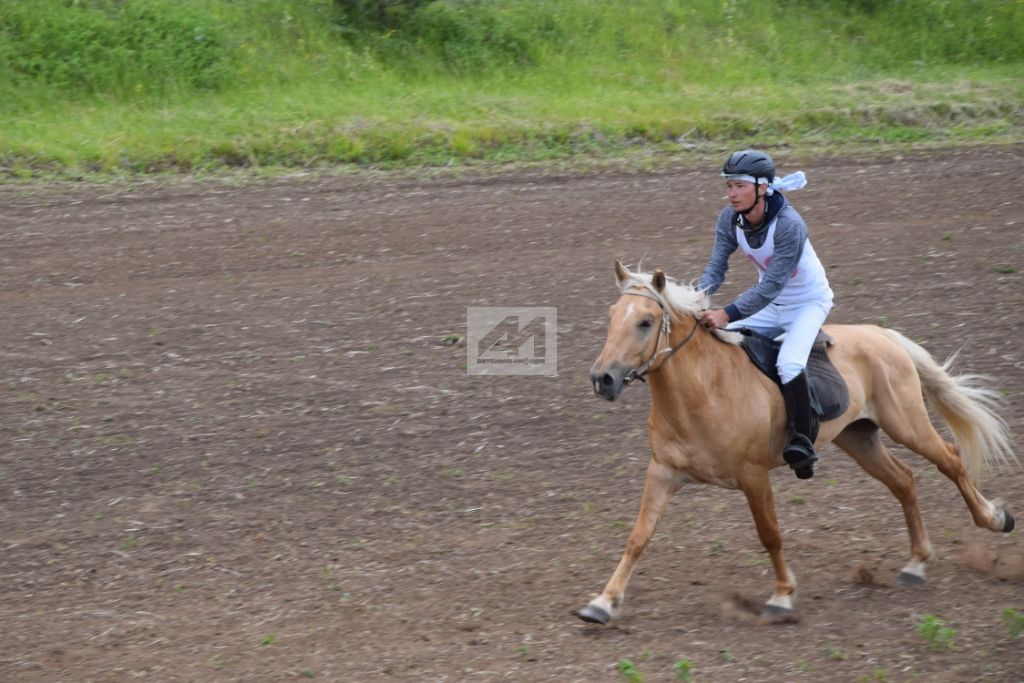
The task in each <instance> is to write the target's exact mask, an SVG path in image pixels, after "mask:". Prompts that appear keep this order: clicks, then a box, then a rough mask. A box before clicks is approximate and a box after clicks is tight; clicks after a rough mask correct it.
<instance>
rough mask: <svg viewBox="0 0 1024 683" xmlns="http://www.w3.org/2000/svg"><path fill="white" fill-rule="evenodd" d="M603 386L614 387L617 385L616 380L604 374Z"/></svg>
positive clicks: (602, 376)
mask: <svg viewBox="0 0 1024 683" xmlns="http://www.w3.org/2000/svg"><path fill="white" fill-rule="evenodd" d="M601 384H602V385H603V386H606V387H610V386H613V385H614V384H615V378H614V377H612V376H611V374H610V373H607V372H606V373H604V374H603V375H601Z"/></svg>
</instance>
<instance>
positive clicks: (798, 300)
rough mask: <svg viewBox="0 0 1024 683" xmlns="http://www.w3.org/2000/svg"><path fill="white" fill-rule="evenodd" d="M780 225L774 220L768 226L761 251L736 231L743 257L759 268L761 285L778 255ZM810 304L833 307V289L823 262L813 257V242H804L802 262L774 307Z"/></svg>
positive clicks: (738, 230)
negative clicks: (776, 227) (776, 238)
mask: <svg viewBox="0 0 1024 683" xmlns="http://www.w3.org/2000/svg"><path fill="white" fill-rule="evenodd" d="M777 221H778V219H775V220H773V221H772V222H771V225H769V226H768V235H767V236H766V237H765V239H764V244H763V245H761V247H760V248H759V249H754V248H753V247H751V246H750V244H749V243H748V242H747V236H746V235H745V234H744V233H743V230H742V229H741V228H736V241H737V242H738V243H739V245H740V249H742V250H743V253H744V254H746V255H747V258H748V259H750V260H751V261H752V262H753V264H754V265H755V266H756V267H757V281H758V282H761V281H762V280H764V275H765V273H766V272H767V271H768V266H770V265H771V263H772V255H773V254H774V253H775V223H776V222H777ZM810 302H821V303H827V304H829V305H831V303H832V288H831V287H829V286H828V277H826V275H825V268H824V266H822V265H821V261H820V260H818V255H817V254H816V253H814V247H812V246H811V240H809V239H807V240H804V249H803V252H802V253H801V255H800V262H799V263H798V264H797V267H796V270H795V271H793V274H792V277H790V278H789V282H787V283H786V286H785V287H783V288H782V291H781V292H779V295H778V296H777V297H775V300H774V301H773V303H776V304H781V305H787V304H805V303H810Z"/></svg>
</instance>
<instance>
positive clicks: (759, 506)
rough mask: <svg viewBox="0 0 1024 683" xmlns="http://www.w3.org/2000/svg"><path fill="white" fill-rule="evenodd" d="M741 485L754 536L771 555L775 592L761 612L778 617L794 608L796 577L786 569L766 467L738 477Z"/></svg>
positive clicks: (763, 614)
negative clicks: (756, 536)
mask: <svg viewBox="0 0 1024 683" xmlns="http://www.w3.org/2000/svg"><path fill="white" fill-rule="evenodd" d="M737 479H738V481H739V485H740V488H741V489H742V490H743V493H744V495H746V497H747V504H748V505H750V512H751V513H753V515H754V524H755V525H756V526H757V535H758V537H759V538H760V539H761V544H762V545H764V547H765V550H767V551H768V554H769V555H771V558H772V566H774V567H775V592H774V593H772V597H771V599H769V600H768V603H767V604H766V605H765V607H764V610H763V611H762V612H761V615H762V616H764V617H777V616H780V615H783V614H789V613H791V612H792V611H793V594H794V593H796V577H795V576H794V575H793V572H791V571H789V566H788V565H787V564H786V559H785V558H784V557H783V556H782V534H781V533H780V532H779V520H778V518H777V517H776V516H775V503H774V501H773V499H772V484H771V481H770V480H769V479H768V472H767V470H763V469H758V470H755V471H753V472H747V473H745V474H744V476H741V477H738V478H737Z"/></svg>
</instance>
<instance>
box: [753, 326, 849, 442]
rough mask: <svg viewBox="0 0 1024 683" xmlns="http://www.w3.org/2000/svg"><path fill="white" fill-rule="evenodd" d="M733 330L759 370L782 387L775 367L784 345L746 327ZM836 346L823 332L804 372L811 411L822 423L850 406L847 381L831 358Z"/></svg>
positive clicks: (815, 343) (813, 348)
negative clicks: (832, 348)
mask: <svg viewBox="0 0 1024 683" xmlns="http://www.w3.org/2000/svg"><path fill="white" fill-rule="evenodd" d="M733 331H734V332H739V333H740V334H742V335H743V339H742V341H740V346H741V347H743V350H744V351H746V352H747V355H748V356H749V357H750V360H751V362H753V363H754V365H755V366H757V369H758V370H760V371H761V372H763V373H764V374H765V375H767V376H768V377H769V378H770V379H771V380H772V381H773V382H775V383H776V384H778V385H779V386H782V380H781V379H780V378H779V372H778V370H777V369H776V368H775V361H776V359H777V358H778V357H779V347H781V346H782V342H779V341H775V340H774V339H769V338H768V337H765V336H764V335H761V334H758V333H757V332H754V331H753V330H751V329H748V328H746V327H741V328H739V329H735V330H733ZM833 344H835V341H834V340H833V339H832V337H830V336H829V335H827V334H825V333H824V332H822V331H820V330H819V331H818V336H817V338H815V340H814V346H812V347H811V355H810V356H809V357H808V359H807V369H806V370H805V371H804V372H805V373H806V374H807V386H808V389H809V390H810V395H811V410H813V411H814V413H815V414H816V415H817V416H818V420H820V421H821V422H825V421H826V420H834V419H835V418H837V417H839V416H840V415H842V414H843V413H844V412H846V409H847V408H848V407H849V406H850V390H849V389H847V387H846V380H844V379H843V376H842V375H840V374H839V371H838V370H836V366H834V365H832V361H830V360H829V358H828V347H829V346H832V345H833Z"/></svg>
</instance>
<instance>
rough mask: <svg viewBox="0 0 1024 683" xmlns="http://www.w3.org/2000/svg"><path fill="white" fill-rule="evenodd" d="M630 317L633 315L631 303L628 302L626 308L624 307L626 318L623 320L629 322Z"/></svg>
mask: <svg viewBox="0 0 1024 683" xmlns="http://www.w3.org/2000/svg"><path fill="white" fill-rule="evenodd" d="M631 315H633V302H632V301H631V302H629V305H628V306H626V317H625V318H624V319H625V320H629V316H631Z"/></svg>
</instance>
